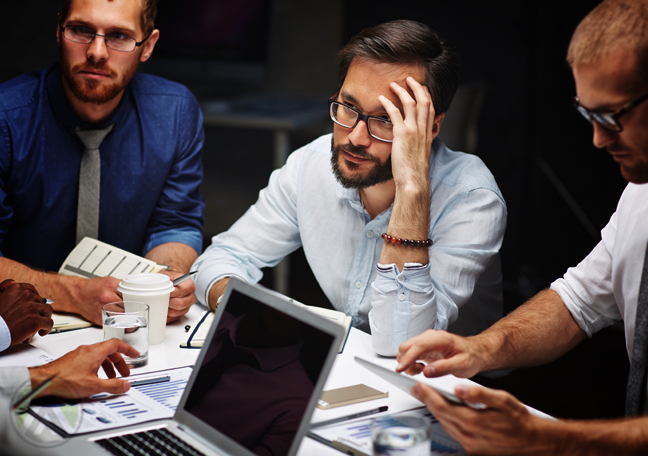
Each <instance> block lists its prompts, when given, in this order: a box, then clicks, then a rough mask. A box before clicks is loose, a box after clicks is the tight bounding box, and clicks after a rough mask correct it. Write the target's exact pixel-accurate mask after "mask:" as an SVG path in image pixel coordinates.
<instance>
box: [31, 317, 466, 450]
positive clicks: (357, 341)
mask: <svg viewBox="0 0 648 456" xmlns="http://www.w3.org/2000/svg"><path fill="white" fill-rule="evenodd" d="M203 310H204V309H203V308H201V307H200V306H199V305H194V306H193V307H192V308H191V309H190V311H189V313H188V314H187V315H185V316H184V317H182V318H181V319H180V320H179V321H177V322H174V323H172V324H169V325H167V329H166V339H165V341H164V343H163V344H160V345H153V346H151V347H149V363H148V365H147V366H145V367H140V368H137V369H133V370H132V371H131V373H132V374H139V373H147V372H152V371H157V370H162V369H169V368H173V367H179V366H186V365H193V364H194V363H195V361H196V359H197V358H198V354H199V352H200V350H197V349H183V348H180V343H181V342H182V341H183V340H184V339H185V338H186V336H187V333H186V332H185V329H184V328H185V326H186V325H193V323H194V322H195V321H197V320H198V318H199V316H200V314H201V313H202V312H203ZM101 340H103V331H102V329H101V328H95V327H93V328H86V329H80V330H76V331H69V332H64V333H60V334H51V335H47V336H45V337H40V336H38V335H37V336H35V338H34V340H33V341H32V344H33V345H35V346H36V347H38V348H40V349H42V350H45V351H46V352H48V353H50V354H51V355H52V356H53V357H55V358H58V357H60V356H63V355H64V354H66V353H67V352H69V351H71V350H73V349H75V348H76V347H78V346H79V345H87V344H92V343H95V342H100V341H101ZM354 356H360V357H362V358H364V359H367V360H369V361H372V362H375V363H376V364H380V365H383V366H385V367H387V368H390V369H393V368H394V367H395V366H396V360H395V359H393V358H383V357H380V356H378V355H376V353H375V352H374V350H373V348H372V346H371V336H370V335H369V334H366V333H364V332H362V331H360V330H357V329H355V328H352V329H351V332H350V334H349V339H348V340H347V343H346V346H345V349H344V352H343V353H341V354H339V355H337V358H336V360H335V362H334V364H333V368H332V370H331V373H330V375H329V378H328V380H327V382H326V385H325V387H324V389H325V390H330V389H334V388H340V387H344V386H351V385H357V384H359V383H364V384H365V385H368V386H371V387H373V388H376V389H378V390H381V391H389V397H386V398H383V399H377V400H374V401H370V402H364V403H360V404H354V405H347V406H343V407H337V408H333V409H329V410H321V409H315V412H314V414H313V417H312V420H311V421H312V422H313V423H315V422H319V421H324V420H329V419H332V418H338V417H342V416H348V415H352V414H355V413H359V412H363V411H365V410H371V409H375V408H378V407H380V406H383V405H387V406H389V411H388V412H385V413H394V412H398V411H402V410H408V409H412V408H415V407H421V406H422V405H423V404H422V403H421V402H419V401H418V400H416V399H414V398H413V397H411V396H410V395H408V394H406V393H404V392H402V391H400V390H399V389H397V388H396V387H394V386H393V385H391V384H390V383H389V382H387V381H385V380H383V379H382V378H380V377H378V376H377V375H375V374H374V373H372V372H370V371H369V370H367V369H365V368H364V367H362V366H360V365H359V364H358V363H356V362H355V361H354V360H353V358H354ZM101 373H102V374H103V372H101ZM457 380H458V379H457ZM460 381H462V382H470V381H469V380H463V379H462V380H460ZM375 416H378V415H375ZM312 454H318V455H319V454H331V455H337V456H339V455H341V454H342V453H340V452H339V451H337V450H335V449H333V448H331V447H328V446H326V445H324V444H321V443H319V442H316V441H315V440H312V439H310V438H308V437H305V438H304V439H303V441H302V444H301V447H300V448H299V452H298V455H300V456H305V455H312Z"/></svg>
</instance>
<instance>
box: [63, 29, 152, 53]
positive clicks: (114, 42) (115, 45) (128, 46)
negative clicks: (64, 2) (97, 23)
mask: <svg viewBox="0 0 648 456" xmlns="http://www.w3.org/2000/svg"><path fill="white" fill-rule="evenodd" d="M59 27H60V29H61V33H62V34H63V37H64V38H65V39H66V40H68V41H72V42H73V43H80V44H90V43H92V42H93V41H94V39H95V37H97V36H100V37H102V38H103V39H104V42H105V43H106V47H107V48H108V49H112V50H113V51H120V52H133V51H134V50H135V49H137V48H138V47H139V46H141V45H142V44H144V42H145V41H146V40H148V39H149V37H150V36H151V33H149V35H148V36H147V37H146V38H144V39H143V40H142V41H137V40H136V39H135V38H132V37H130V36H128V35H124V34H123V33H119V32H113V33H107V34H105V35H100V34H98V33H97V32H95V31H94V30H92V29H91V28H88V27H84V26H82V25H66V26H65V27H63V26H62V25H60V24H59Z"/></svg>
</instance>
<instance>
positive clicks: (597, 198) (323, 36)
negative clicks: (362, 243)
mask: <svg viewBox="0 0 648 456" xmlns="http://www.w3.org/2000/svg"><path fill="white" fill-rule="evenodd" d="M161 1H165V0H161ZM6 3H7V4H4V5H3V8H2V9H3V14H2V16H3V19H4V20H3V28H2V29H0V43H1V44H0V50H1V55H2V63H1V64H0V82H4V81H6V80H9V79H11V78H13V77H15V76H18V75H20V74H22V73H24V72H26V71H29V70H30V69H35V68H41V67H44V66H46V65H49V64H50V63H52V62H54V61H56V60H57V58H58V49H57V46H56V41H55V30H56V13H57V12H58V9H59V7H60V6H59V2H58V1H52V0H31V1H26V2H6ZM597 3H598V2H597V1H594V0H589V1H586V0H572V1H560V2H559V1H555V0H550V1H543V2H520V1H493V2H484V1H467V0H459V1H453V2H447V1H439V0H427V1H423V0H422V1H400V2H393V1H384V0H376V1H372V2H366V1H357V0H327V1H323V0H322V1H308V2H304V1H300V0H275V2H274V3H273V5H272V9H271V13H270V14H271V19H270V24H271V25H270V30H269V32H268V53H267V56H268V60H267V68H268V72H267V78H266V80H265V81H264V83H263V84H261V85H259V86H257V87H254V88H253V89H251V90H254V93H262V94H275V95H280V96H286V97H291V96H302V95H309V96H317V97H322V98H323V99H325V98H326V97H328V96H329V95H330V94H331V93H332V92H333V91H334V90H335V88H336V68H335V52H336V51H337V50H338V49H339V48H340V47H341V46H342V45H343V43H345V42H346V41H347V40H348V39H349V38H350V37H351V36H353V35H354V34H356V33H357V32H359V31H360V30H361V29H363V28H365V27H368V26H371V25H375V24H378V23H381V22H385V21H388V20H393V19H413V20H417V21H420V22H423V23H425V24H428V25H429V26H431V27H432V28H434V29H436V30H437V31H438V32H439V33H440V34H441V35H442V36H443V37H445V38H447V39H449V40H450V41H452V42H453V43H454V44H455V46H456V47H457V49H458V51H459V54H460V55H461V58H462V76H461V82H462V83H469V82H476V81H482V82H485V83H486V84H487V95H486V100H485V105H484V108H483V110H482V113H481V116H480V120H479V143H478V148H477V151H476V154H477V155H478V156H480V157H481V158H482V160H484V162H485V163H486V164H487V165H488V167H489V168H490V169H491V171H492V172H493V174H494V175H495V178H496V179H497V182H498V185H499V186H500V189H501V190H502V193H503V195H504V198H505V200H506V201H507V205H508V228H507V232H506V237H505V239H504V245H503V247H502V250H501V254H502V262H503V263H502V264H503V273H504V286H505V287H504V289H505V305H506V308H507V311H510V310H512V309H514V308H515V307H517V306H518V305H519V304H521V303H522V302H523V301H524V300H526V299H528V298H529V297H531V296H533V295H534V294H535V293H536V292H537V291H539V290H541V289H543V288H545V287H547V286H548V285H549V284H550V283H551V282H552V281H553V280H555V279H556V278H557V277H560V276H562V274H563V273H564V272H565V270H566V269H567V268H568V267H569V266H573V265H576V264H577V263H578V262H579V261H580V260H581V259H582V258H583V257H584V256H585V255H587V253H588V252H589V251H590V250H591V249H592V248H593V247H594V245H596V243H597V242H598V240H599V238H600V236H599V234H598V231H599V230H600V229H602V228H603V227H604V226H605V224H606V223H607V221H608V220H609V218H610V216H611V215H612V213H613V212H614V210H615V206H616V203H617V201H618V198H619V196H620V195H621V192H622V191H623V188H624V186H625V182H624V181H623V179H622V178H621V176H620V174H619V170H618V166H617V165H616V163H614V161H613V160H612V159H611V158H610V157H609V155H608V154H607V152H606V151H604V150H597V149H596V148H594V147H593V145H592V143H591V136H592V129H591V127H590V126H589V125H588V124H587V123H586V122H585V121H584V120H583V119H582V118H581V117H580V115H579V114H578V113H577V112H576V111H575V110H574V109H573V108H572V107H571V105H570V99H571V98H572V97H573V96H574V94H575V89H574V83H573V79H572V77H571V72H570V70H569V67H568V66H567V64H566V63H565V55H566V51H567V46H568V44H569V39H570V37H571V34H572V32H573V30H574V28H575V27H576V25H577V24H578V22H579V21H580V20H581V19H582V18H583V17H584V16H585V15H586V14H587V13H588V12H589V11H590V10H591V9H592V8H593V7H594V6H595V5H596V4H597ZM173 4H174V2H173V1H171V0H166V2H165V3H161V8H160V14H169V13H170V12H172V11H173ZM163 8H164V9H163ZM161 33H162V35H161V40H163V39H164V30H162V31H161ZM152 58H153V59H155V53H154V54H153V57H152ZM145 69H146V68H143V70H145ZM190 88H191V89H192V90H194V91H195V92H196V93H198V95H199V96H203V95H204V93H203V92H201V90H202V89H201V88H198V87H195V88H193V87H191V86H190ZM220 89H222V87H220ZM204 96H207V97H208V95H204ZM323 109H325V107H324V108H323ZM327 128H330V126H329V125H328V122H327V123H326V124H324V123H323V124H322V125H315V126H313V127H310V128H306V129H303V130H301V131H298V132H295V133H293V134H292V136H291V142H292V146H294V148H296V147H298V146H301V145H303V144H305V143H307V142H309V141H310V140H312V139H314V138H315V137H316V136H318V135H319V134H321V133H322V132H324V131H326V129H327ZM204 161H205V182H204V183H203V186H202V191H203V194H204V196H205V199H206V200H207V209H206V211H205V216H206V225H205V244H206V245H208V244H209V241H210V238H211V236H213V235H214V234H217V233H218V232H220V231H222V230H224V229H227V228H228V227H229V225H230V224H231V223H232V222H233V221H234V220H236V219H237V218H238V217H239V216H240V215H241V214H242V213H243V212H244V211H245V209H247V207H248V206H249V205H250V204H251V203H253V202H254V201H255V200H256V196H257V193H258V191H259V190H260V189H261V188H263V187H264V186H265V184H266V182H267V179H268V176H269V173H270V172H271V170H272V133H271V132H269V131H260V130H259V131H255V130H244V129H235V128H220V127H208V128H206V144H205V149H204ZM552 179H553V180H552ZM561 186H562V189H563V193H562V194H561V192H560V191H559V189H560V188H561ZM565 192H566V193H567V194H568V195H570V196H569V197H571V198H573V201H574V203H575V205H577V206H578V208H579V209H580V210H581V211H582V214H583V216H582V217H581V218H580V219H579V218H578V217H577V216H576V215H575V212H574V210H573V205H572V207H571V208H570V206H569V205H568V204H567V202H566V198H565V194H566V193H565ZM569 197H568V198H569ZM292 264H293V267H292V268H291V270H292V275H291V289H290V293H291V295H293V296H294V297H295V298H297V299H299V300H300V301H303V302H306V303H315V304H320V305H327V303H326V299H325V298H324V297H323V295H322V294H321V291H320V290H319V287H318V286H317V283H316V282H315V281H314V279H313V278H312V276H311V275H310V274H309V271H308V268H307V267H305V262H304V259H303V255H302V254H301V253H300V252H296V253H295V254H293V255H292ZM266 276H267V277H266V278H264V283H265V284H267V285H271V283H272V282H271V281H270V277H271V271H270V272H269V274H266ZM626 375H627V354H626V352H625V343H624V338H623V333H622V332H621V331H620V330H619V328H618V327H614V328H608V329H606V330H604V331H602V332H601V333H599V334H597V335H596V336H594V337H593V338H592V339H591V340H587V341H585V342H584V343H583V344H581V346H579V347H578V348H577V349H576V351H575V352H573V353H570V354H568V355H567V356H566V357H563V358H562V359H561V360H558V361H556V362H554V363H550V364H549V365H547V366H543V367H540V368H534V369H520V370H518V371H516V372H514V373H513V374H511V375H510V376H509V377H508V378H506V379H505V380H503V381H499V382H495V386H500V387H504V388H506V389H508V390H510V391H512V392H513V393H515V394H516V395H518V397H519V398H520V399H522V400H523V401H526V402H527V403H529V404H531V405H534V406H536V407H538V408H540V409H541V410H543V411H546V412H548V413H553V414H556V415H558V416H563V417H604V416H619V415H621V414H622V413H623V397H624V393H625V379H626Z"/></svg>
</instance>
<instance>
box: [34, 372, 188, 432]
mask: <svg viewBox="0 0 648 456" xmlns="http://www.w3.org/2000/svg"><path fill="white" fill-rule="evenodd" d="M191 372H192V368H191V367H181V368H177V369H170V370H166V371H161V372H151V373H149V374H142V375H141V376H140V375H138V376H134V377H131V378H130V379H129V380H146V379H149V378H151V379H154V378H159V377H163V376H169V381H165V382H160V383H152V384H149V385H140V386H133V387H131V389H130V391H128V392H127V393H126V394H118V395H112V394H107V393H102V394H97V395H95V396H92V397H90V398H88V399H85V400H83V401H82V402H80V403H77V405H76V407H77V408H78V411H77V414H78V417H79V420H78V421H79V422H80V425H78V426H74V427H73V426H72V424H71V423H68V421H69V419H68V415H70V413H69V412H67V409H66V408H64V407H61V406H60V407H54V408H53V407H48V408H47V410H45V408H44V407H32V410H34V411H35V412H36V413H37V414H39V415H41V416H42V417H44V418H45V419H46V420H47V421H50V422H51V423H53V424H55V425H56V426H58V427H59V428H61V429H62V430H64V431H65V432H67V433H69V434H83V433H88V432H95V431H99V430H107V429H114V428H117V427H120V426H126V425H130V424H137V423H142V422H145V421H151V420H159V419H165V418H171V417H173V414H174V412H175V410H176V408H177V407H178V404H179V403H180V399H181V398H182V394H183V392H184V390H185V387H186V386H187V382H188V381H189V377H190V376H191Z"/></svg>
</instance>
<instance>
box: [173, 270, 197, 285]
mask: <svg viewBox="0 0 648 456" xmlns="http://www.w3.org/2000/svg"><path fill="white" fill-rule="evenodd" d="M197 272H198V271H191V272H190V273H188V274H185V275H183V276H180V277H178V278H177V279H175V280H174V281H173V282H172V283H173V286H174V287H177V286H178V285H180V284H181V283H182V282H184V281H185V280H187V279H190V278H192V277H193V276H194V275H196V273H197Z"/></svg>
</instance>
